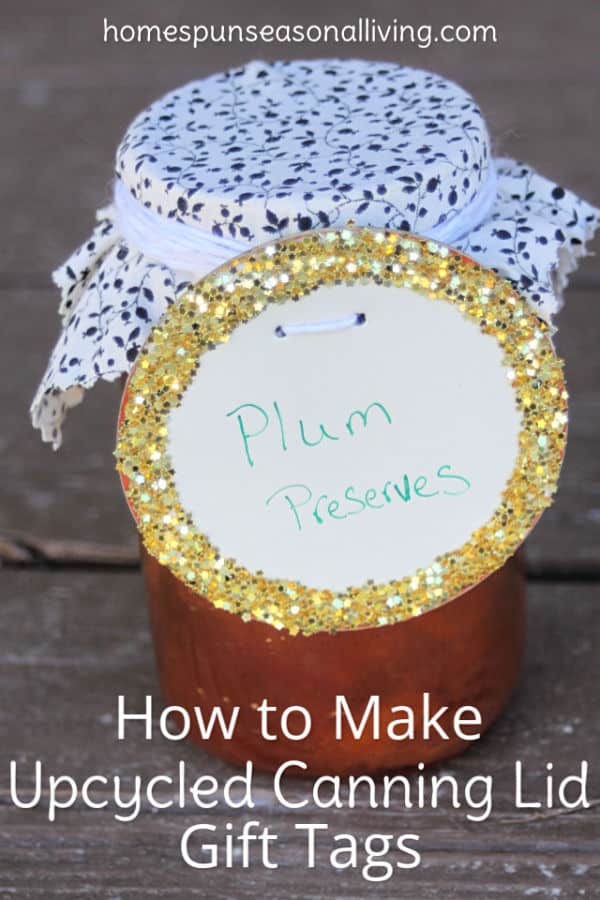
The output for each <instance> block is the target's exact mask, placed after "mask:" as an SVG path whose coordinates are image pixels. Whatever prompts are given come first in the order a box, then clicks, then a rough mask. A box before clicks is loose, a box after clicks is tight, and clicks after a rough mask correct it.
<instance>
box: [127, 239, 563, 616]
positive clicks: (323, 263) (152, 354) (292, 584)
mask: <svg viewBox="0 0 600 900" xmlns="http://www.w3.org/2000/svg"><path fill="white" fill-rule="evenodd" d="M370 281H371V282H375V283H377V284H383V285H391V286H396V287H407V288H410V289H412V290H415V291H419V292H421V293H422V294H425V295H426V296H427V297H429V298H431V300H432V302H440V301H441V302H447V303H451V304H452V305H453V306H454V307H456V308H457V309H458V310H459V311H460V312H461V313H462V314H463V315H464V316H465V317H466V318H467V319H471V320H475V321H476V322H477V323H478V324H479V327H480V329H481V331H482V332H483V333H484V334H487V335H492V336H493V337H494V338H495V339H496V341H497V342H498V344H499V345H500V348H501V351H502V356H503V363H504V366H505V368H506V374H507V377H508V378H509V379H510V383H511V385H512V387H513V389H514V393H515V402H516V404H517V407H518V410H519V412H520V416H521V429H520V432H519V450H518V456H517V459H516V462H515V466H514V469H513V472H512V475H511V477H510V479H509V480H508V482H507V484H506V488H505V490H504V492H503V494H502V498H501V502H500V504H499V506H498V507H497V508H496V510H495V511H494V513H493V514H492V516H491V518H490V519H489V520H488V521H487V522H486V523H485V524H484V525H483V526H482V527H481V528H478V529H477V530H476V531H474V532H473V533H472V535H471V537H470V539H469V540H468V541H467V542H466V543H465V544H463V545H462V546H461V547H458V548H456V549H454V550H452V551H450V552H448V553H445V554H443V555H442V556H439V557H437V558H436V559H434V560H432V562H431V565H429V566H428V567H427V568H422V569H417V570H416V571H415V572H414V573H413V574H412V575H409V576H407V577H404V578H401V579H398V580H395V581H391V582H387V583H385V584H374V583H373V582H371V581H369V582H367V583H365V584H362V585H357V586H356V587H351V588H349V589H348V590H346V591H344V592H342V593H341V592H336V591H330V590H321V589H318V590H317V589H315V588H311V587H310V586H307V585H304V584H300V583H298V582H296V581H285V580H281V579H270V578H267V577H266V576H265V575H264V574H263V573H262V572H250V571H248V570H247V569H245V568H244V566H243V565H242V564H240V563H239V562H238V561H237V560H235V559H230V558H227V556H226V555H225V553H226V548H218V547H215V546H213V545H212V544H211V542H210V541H209V539H208V538H207V537H206V535H204V534H202V532H201V531H199V529H198V527H197V526H196V525H195V523H194V521H193V520H192V518H191V516H190V515H189V513H188V512H186V510H185V509H184V508H183V507H182V505H181V502H180V499H179V497H178V493H177V490H176V487H175V480H174V474H173V468H172V462H171V459H170V457H169V451H168V428H169V422H168V420H169V415H170V412H171V410H172V409H173V408H174V407H176V406H178V405H179V404H180V402H181V399H182V395H183V393H184V391H185V390H186V388H187V387H188V385H189V384H190V382H191V380H192V378H193V376H194V374H195V372H196V369H197V366H198V363H199V360H200V358H201V356H202V355H203V354H204V353H208V352H210V350H212V349H214V348H215V347H217V346H218V345H219V344H222V343H224V342H225V341H227V340H228V339H229V337H230V335H231V333H232V332H233V331H234V330H235V329H236V328H237V327H238V326H239V325H242V324H243V323H244V322H247V321H249V320H250V319H252V318H254V317H255V316H258V315H260V313H261V311H262V310H264V309H265V307H266V306H267V305H268V304H269V303H282V302H284V301H286V300H289V299H291V298H294V299H298V298H301V297H302V296H304V295H306V294H308V293H309V292H310V291H313V290H314V289H316V288H317V287H319V286H321V285H325V284H333V283H345V284H355V283H357V282H360V283H365V282H370ZM566 402H567V394H566V390H565V385H564V380H563V373H562V363H561V361H560V360H559V359H558V358H557V356H556V354H555V352H554V350H553V347H552V343H551V340H550V337H549V327H548V325H546V324H545V323H544V322H543V321H541V320H540V319H539V318H538V317H537V316H536V315H535V312H534V311H533V309H532V308H531V307H530V306H529V305H528V304H527V302H526V301H525V300H524V299H523V298H521V297H520V296H519V295H518V294H517V293H516V292H515V289H514V288H513V287H512V285H511V284H510V283H509V282H507V281H505V280H503V279H501V278H499V277H498V276H497V275H495V274H494V273H493V272H492V271H490V270H487V269H483V268H482V267H481V266H479V265H478V264H476V263H475V262H473V260H471V259H468V258H467V257H465V256H462V255H461V254H460V253H458V252H456V251H454V250H451V249H449V248H448V247H446V246H443V245H441V244H438V243H436V242H434V241H430V240H426V239H423V238H418V237H415V236H413V235H409V234H406V233H403V232H390V231H383V230H374V229H368V228H344V229H341V230H340V229H332V230H324V231H314V232H308V233H306V234H303V235H300V236H298V237H295V238H289V239H286V240H281V241H277V242H274V243H272V244H270V245H268V246H265V247H261V248H259V249H257V250H255V251H253V252H251V253H248V254H246V255H244V256H240V257H238V258H236V259H233V260H231V262H230V263H228V264H227V265H226V266H224V267H222V268H220V269H218V270H216V271H215V272H213V273H212V274H210V275H209V276H207V277H206V278H205V279H203V280H202V281H200V282H199V283H198V284H196V285H194V286H193V287H191V288H189V289H188V290H186V291H185V293H184V294H183V295H182V296H181V297H180V298H179V299H178V302H177V303H176V304H175V305H174V306H172V307H171V308H170V309H169V310H168V311H167V313H166V314H165V315H164V316H163V318H162V319H161V321H160V322H159V324H158V325H157V326H156V327H155V328H154V330H153V332H152V334H151V337H150V339H149V340H148V342H147V343H146V345H145V346H144V348H143V350H142V351H141V353H140V356H139V359H138V362H137V364H136V366H135V369H134V371H133V372H132V374H131V376H130V378H129V381H128V384H127V388H126V393H125V397H124V401H123V406H122V410H121V420H120V426H119V434H118V442H117V450H116V456H117V461H118V462H117V468H118V470H119V471H120V473H121V476H122V480H123V484H124V487H125V491H126V494H127V498H128V501H129V504H130V506H131V509H132V511H133V513H134V516H135V518H136V520H137V523H138V526H139V529H140V532H141V535H142V539H143V541H144V544H145V545H146V548H147V549H148V551H149V552H150V553H151V554H152V555H153V556H155V557H156V558H157V559H158V561H159V562H160V563H162V564H163V565H165V566H167V567H168V568H169V569H170V570H171V572H173V573H174V574H175V575H176V576H177V577H178V578H179V579H181V580H182V581H183V582H184V583H186V584H187V585H189V586H190V587H191V588H192V590H193V591H195V592H196V593H198V594H202V595H203V596H205V597H207V598H208V600H209V601H210V602H211V603H213V604H214V605H215V606H216V607H219V608H221V609H225V610H229V611H230V612H232V613H237V614H239V615H241V616H242V618H244V619H246V620H249V619H257V620H259V621H261V622H267V623H269V624H270V625H273V626H274V627H275V628H287V629H288V630H289V631H290V632H292V633H297V632H298V631H302V632H303V633H305V634H310V633H311V632H316V631H336V630H339V629H351V628H362V627H365V626H378V625H388V624H391V623H393V622H398V621H401V620H403V619H408V618H410V617H412V616H414V615H418V614H419V613H422V612H425V611H427V610H430V609H433V608H435V607H437V606H439V605H440V604H442V603H445V602H446V601H448V600H451V599H452V598H453V597H456V596H457V595H458V594H460V593H461V592H462V591H464V590H466V589H468V588H469V587H472V586H473V585H474V584H476V583H477V582H479V581H481V580H482V579H483V578H485V577H486V576H488V575H489V574H491V573H492V572H493V571H495V570H496V569H497V568H499V567H500V566H501V565H502V564H503V563H504V562H505V561H506V560H507V559H508V557H509V556H511V555H512V554H513V553H514V551H515V550H516V548H517V547H518V546H519V545H520V544H521V543H522V541H523V540H524V538H525V536H526V534H527V532H528V531H529V530H530V529H531V528H532V527H533V525H534V524H535V522H536V520H537V519H538V517H539V516H540V514H541V513H542V511H543V510H544V509H545V508H546V507H547V506H549V505H550V503H551V501H552V496H553V494H554V491H555V489H556V484H557V480H558V475H559V471H560V466H561V462H562V458H563V455H564V448H565V440H566V422H567V414H566Z"/></svg>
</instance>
